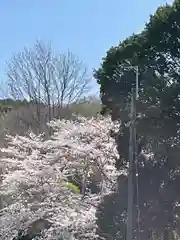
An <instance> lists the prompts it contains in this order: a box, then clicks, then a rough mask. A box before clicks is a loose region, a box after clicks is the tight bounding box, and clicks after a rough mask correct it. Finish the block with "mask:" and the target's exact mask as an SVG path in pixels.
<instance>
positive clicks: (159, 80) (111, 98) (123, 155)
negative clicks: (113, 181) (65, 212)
mask: <svg viewBox="0 0 180 240" xmlns="http://www.w3.org/2000/svg"><path fill="white" fill-rule="evenodd" d="M132 65H133V66H136V65H137V66H138V67H139V94H140V97H139V100H138V102H137V116H138V118H137V137H138V141H139V146H138V149H139V152H138V154H139V161H138V165H139V166H138V167H139V205H140V211H141V218H140V225H141V230H142V232H141V234H142V236H143V239H149V238H148V237H149V234H152V232H153V234H155V235H156V236H162V235H164V237H165V235H166V231H165V230H164V229H167V228H168V229H169V232H173V231H174V230H176V232H178V231H179V230H180V229H179V227H178V224H179V217H180V216H179V210H180V209H179V204H178V203H179V200H180V194H179V186H180V184H179V183H180V179H179V168H180V163H179V157H180V151H179V120H180V98H179V97H180V94H179V93H180V70H179V67H180V0H176V1H174V2H173V4H172V5H168V4H166V5H164V6H160V7H159V8H158V9H157V11H156V12H155V14H154V15H151V16H150V19H149V22H148V23H147V24H146V25H145V28H144V30H143V31H142V32H141V33H139V34H132V36H130V37H128V38H127V39H125V40H124V41H122V42H120V44H119V45H118V46H116V47H111V48H110V49H109V51H108V52H107V54H106V57H104V59H103V62H102V65H101V67H100V68H99V69H97V70H96V71H95V74H94V76H95V78H96V79H97V82H98V83H99V85H100V94H101V100H102V103H103V105H104V108H103V109H102V113H105V112H110V114H111V116H112V119H113V120H116V119H118V118H120V119H121V122H122V128H121V130H120V133H121V134H119V135H118V136H116V140H117V143H118V150H119V153H120V159H119V160H118V161H117V167H118V168H121V167H125V166H126V163H127V162H128V139H129V137H128V134H129V130H128V127H127V124H126V123H127V122H128V121H129V96H130V93H131V88H132V86H133V85H134V84H135V72H134V71H133V70H131V69H127V68H126V66H132ZM142 140H143V141H142ZM142 152H145V153H151V157H147V156H145V155H144V153H143V154H142ZM126 183H127V181H123V184H121V185H122V186H121V187H120V189H124V187H125V185H126ZM134 189H135V193H136V184H135V181H134ZM147 189H148V192H147ZM123 191H124V190H120V193H119V194H118V195H117V196H114V195H113V196H112V199H111V201H110V200H109V199H108V200H107V201H105V203H104V204H105V205H107V204H111V205H112V202H114V205H116V204H115V202H117V199H118V198H119V195H121V196H122V198H123V196H124V198H126V197H125V196H126V195H127V194H125V193H122V192H123ZM121 201H123V204H122V209H121V210H120V211H118V213H117V211H116V210H115V208H116V207H115V208H113V209H114V212H112V213H111V214H112V219H114V216H116V217H117V215H118V216H119V218H118V219H121V220H120V221H122V223H123V222H124V218H123V217H122V216H123V214H124V210H125V209H126V208H127V204H126V202H127V201H125V203H124V200H121ZM134 201H135V203H136V200H134ZM107 202H108V203H107ZM111 207H112V206H111ZM116 209H117V208H116ZM105 214H106V213H105ZM107 214H108V216H109V219H110V215H109V213H107ZM103 219H105V215H104V216H101V221H100V223H99V225H100V226H101V229H103V228H104V229H103V231H104V232H107V233H110V234H111V236H112V237H113V238H115V237H117V236H119V238H118V239H123V236H120V235H118V232H120V231H121V233H122V232H123V230H122V225H121V226H120V224H117V227H116V229H113V231H112V228H111V226H110V223H107V222H105V221H104V222H103ZM134 226H135V229H136V216H135V220H134ZM135 235H136V233H135ZM171 239H172V238H171Z"/></svg>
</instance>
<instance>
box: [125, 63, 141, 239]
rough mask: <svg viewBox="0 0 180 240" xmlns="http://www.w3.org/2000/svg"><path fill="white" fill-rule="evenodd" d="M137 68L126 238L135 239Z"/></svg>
mask: <svg viewBox="0 0 180 240" xmlns="http://www.w3.org/2000/svg"><path fill="white" fill-rule="evenodd" d="M130 68H133V69H135V70H136V87H135V88H132V96H131V119H130V126H129V133H130V138H129V174H128V209H127V220H128V222H127V234H126V240H133V205H134V201H133V200H134V191H133V180H134V179H135V178H134V174H135V171H134V169H135V168H134V164H135V161H136V100H137V99H138V97H139V96H138V85H139V83H138V66H136V67H133V66H130Z"/></svg>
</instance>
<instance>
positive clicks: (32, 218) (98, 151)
mask: <svg viewBox="0 0 180 240" xmlns="http://www.w3.org/2000/svg"><path fill="white" fill-rule="evenodd" d="M49 127H50V128H52V129H53V131H54V134H53V136H52V137H51V139H50V140H47V141H43V136H42V135H38V136H36V135H34V134H32V133H28V134H27V137H22V136H18V135H17V136H15V137H13V136H9V135H8V136H7V140H8V143H9V144H8V147H7V148H3V149H1V155H2V157H1V166H2V183H1V188H0V194H1V198H2V201H3V203H2V204H3V206H2V209H1V210H0V239H1V240H10V239H13V237H15V236H17V235H18V232H19V231H20V230H21V231H24V232H26V233H28V234H30V232H31V231H32V228H33V227H32V226H33V225H36V227H37V226H38V223H40V221H41V220H42V221H43V224H44V225H46V226H45V227H43V228H41V229H40V231H41V237H40V239H47V240H51V239H58V238H57V237H58V236H59V237H60V236H61V235H62V234H64V235H65V233H68V234H71V238H69V239H101V238H100V237H98V235H97V233H96V229H97V226H96V210H97V207H98V205H99V203H100V202H101V201H102V199H103V197H104V196H105V195H108V194H110V193H111V192H112V191H115V190H116V180H117V177H118V175H119V173H118V172H117V171H116V168H115V166H114V163H115V160H116V158H117V157H118V153H117V150H116V144H115V141H114V140H113V138H111V136H110V133H109V132H110V130H111V129H113V128H114V130H118V128H119V125H118V124H114V123H112V122H111V120H110V119H109V118H102V117H99V116H98V117H95V118H91V119H86V118H83V117H77V116H76V118H75V120H71V121H67V120H53V121H51V122H50V123H49ZM77 175H78V177H79V178H78V179H79V181H80V183H77V184H76V179H77ZM75 178H76V179H75ZM72 180H73V181H72ZM93 182H95V183H96V184H97V185H98V191H97V192H96V193H93V192H92V191H91V190H92V189H91V183H93ZM78 184H79V185H78ZM14 239H15V238H14ZM59 239H60V238H59ZM62 239H63V238H62Z"/></svg>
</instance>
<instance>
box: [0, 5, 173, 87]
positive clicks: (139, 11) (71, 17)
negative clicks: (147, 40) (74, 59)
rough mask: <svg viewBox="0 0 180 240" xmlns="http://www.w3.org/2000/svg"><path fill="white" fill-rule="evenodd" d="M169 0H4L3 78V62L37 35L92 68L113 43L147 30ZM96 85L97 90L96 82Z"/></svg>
mask: <svg viewBox="0 0 180 240" xmlns="http://www.w3.org/2000/svg"><path fill="white" fill-rule="evenodd" d="M165 2H168V3H170V2H172V1H170V0H169V1H165V0H125V1H124V0H112V1H109V0H51V1H50V0H0V29H1V41H0V76H1V77H3V78H4V79H5V76H4V70H5V61H8V59H10V57H11V55H12V53H14V52H18V51H21V50H22V49H23V47H24V46H25V45H28V46H32V45H33V44H34V42H35V41H36V39H40V40H43V41H45V42H46V41H51V42H52V46H53V48H54V50H57V51H59V52H61V51H66V50H67V49H70V50H71V51H72V52H73V53H75V54H77V55H78V56H79V57H80V58H81V60H82V61H84V63H85V64H86V65H87V67H88V68H89V70H90V71H91V70H92V69H93V68H97V67H98V66H99V64H100V61H101V58H102V57H103V56H105V53H106V51H107V50H108V49H109V48H110V47H111V46H113V45H117V44H118V43H119V41H120V40H123V39H124V38H125V37H127V36H129V35H130V34H131V33H133V32H139V31H140V30H142V29H143V27H144V24H145V22H146V21H147V19H148V17H149V14H150V13H153V12H154V11H155V10H156V8H157V7H158V6H159V5H161V4H163V3H165ZM94 88H96V89H97V86H96V87H95V86H94Z"/></svg>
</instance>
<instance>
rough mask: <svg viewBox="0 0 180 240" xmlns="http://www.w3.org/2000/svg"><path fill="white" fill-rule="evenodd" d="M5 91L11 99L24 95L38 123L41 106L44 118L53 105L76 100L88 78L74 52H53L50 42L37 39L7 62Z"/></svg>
mask: <svg viewBox="0 0 180 240" xmlns="http://www.w3.org/2000/svg"><path fill="white" fill-rule="evenodd" d="M7 77H8V86H9V92H10V94H11V96H12V97H13V98H14V99H28V100H29V101H31V103H32V104H33V105H34V106H35V107H36V114H35V115H36V116H35V117H36V120H37V124H38V125H39V127H40V125H41V115H42V113H41V109H42V106H45V107H47V108H48V120H51V118H52V117H55V115H57V114H59V112H58V113H57V109H59V110H61V109H62V108H63V107H65V106H66V107H67V106H69V104H71V103H72V102H76V101H78V100H79V99H80V98H81V97H82V96H83V95H84V94H85V93H87V92H88V91H89V90H90V84H91V78H90V77H89V75H88V72H87V69H86V68H85V67H84V65H83V63H82V62H81V61H80V60H79V59H78V57H77V56H75V55H74V54H72V53H71V52H70V51H68V52H67V53H62V54H57V53H54V52H53V51H52V47H51V44H44V43H42V42H39V41H37V42H36V44H35V46H34V47H33V48H24V51H23V52H21V53H19V54H15V55H14V56H13V57H12V59H11V60H10V62H9V63H8V65H7Z"/></svg>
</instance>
